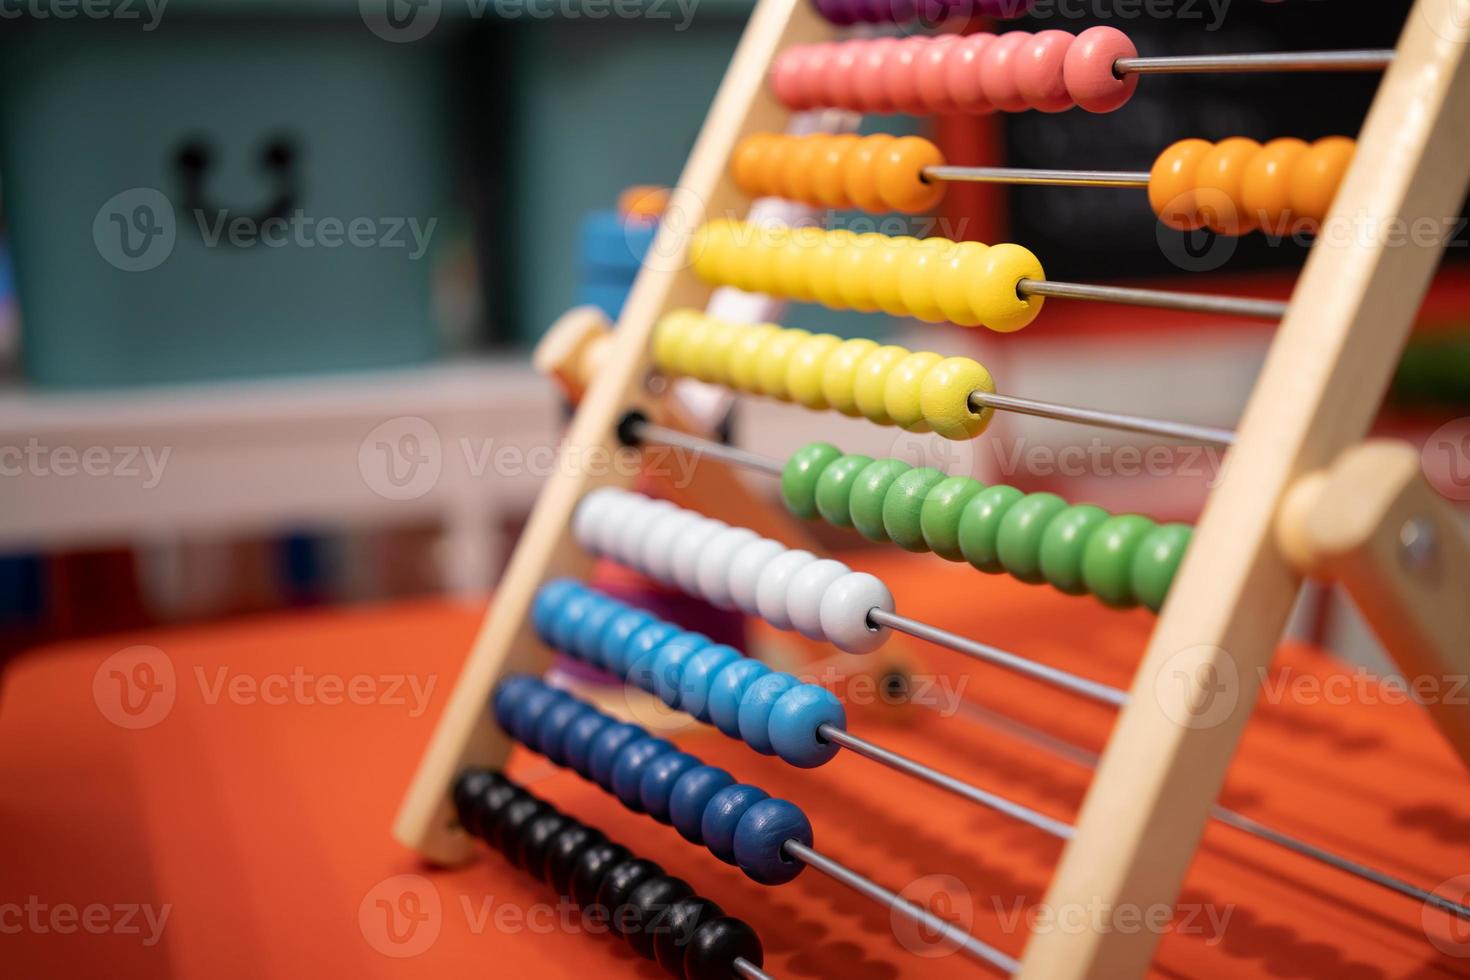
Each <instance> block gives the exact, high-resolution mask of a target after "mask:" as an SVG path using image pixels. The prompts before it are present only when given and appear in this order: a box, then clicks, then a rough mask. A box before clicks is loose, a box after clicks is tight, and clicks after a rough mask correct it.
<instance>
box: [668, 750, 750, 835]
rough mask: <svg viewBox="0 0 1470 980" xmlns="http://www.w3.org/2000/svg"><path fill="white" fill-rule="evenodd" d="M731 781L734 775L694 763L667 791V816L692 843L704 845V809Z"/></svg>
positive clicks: (732, 782) (732, 781) (731, 784)
mask: <svg viewBox="0 0 1470 980" xmlns="http://www.w3.org/2000/svg"><path fill="white" fill-rule="evenodd" d="M734 783H735V777H734V776H732V775H730V774H729V773H728V772H726V771H725V770H723V769H717V768H715V767H714V766H695V767H694V768H693V769H690V770H689V771H688V772H686V773H684V775H682V776H680V777H679V781H678V782H677V783H675V784H674V791H673V792H672V793H670V794H669V819H670V820H671V821H672V822H673V824H674V829H675V830H677V831H678V832H679V834H680V835H681V836H682V837H683V838H684V839H685V840H687V841H689V842H690V843H691V844H703V843H704V833H703V832H702V830H701V828H700V824H701V822H702V821H703V820H704V811H705V808H706V807H708V806H709V801H710V800H712V799H714V795H715V794H716V793H718V792H719V791H720V790H722V789H724V788H725V787H726V786H733V785H734Z"/></svg>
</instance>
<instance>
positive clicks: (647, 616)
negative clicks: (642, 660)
mask: <svg viewBox="0 0 1470 980" xmlns="http://www.w3.org/2000/svg"><path fill="white" fill-rule="evenodd" d="M656 622H658V620H657V619H656V618H655V617H654V616H653V614H652V613H648V612H644V611H643V610H642V609H634V608H632V607H631V606H630V607H627V608H625V609H624V610H623V611H622V612H620V613H618V614H617V615H616V616H614V617H613V618H612V619H610V620H608V621H607V625H606V626H604V627H603V628H602V635H601V636H599V637H598V638H597V650H596V652H594V653H593V654H592V656H591V657H590V658H589V660H590V662H591V663H595V664H596V665H597V666H599V667H603V668H606V669H612V663H613V661H614V659H615V657H616V655H617V654H618V653H620V652H621V651H622V649H623V646H624V645H625V644H626V643H627V642H628V640H629V639H630V638H631V637H632V636H633V634H634V633H636V632H638V631H639V630H641V629H642V628H643V627H645V626H647V625H649V624H650V623H656ZM613 673H615V674H616V673H618V672H617V671H616V670H613ZM618 676H622V675H621V674H619V675H618Z"/></svg>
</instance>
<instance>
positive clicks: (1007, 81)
mask: <svg viewBox="0 0 1470 980" xmlns="http://www.w3.org/2000/svg"><path fill="white" fill-rule="evenodd" d="M1030 41H1031V35H1030V34H1028V33H1026V32H1025V31H1011V32H1009V33H1007V34H1002V35H1001V36H1000V37H998V38H996V39H995V40H994V41H992V42H991V43H990V44H988V45H986V47H985V50H984V51H982V52H981V53H980V86H981V88H982V89H984V91H985V97H986V98H987V99H989V100H990V104H991V105H992V106H994V107H995V108H997V109H999V110H1001V111H1002V112H1020V111H1021V110H1022V109H1025V108H1027V105H1026V100H1025V99H1023V98H1021V90H1020V89H1019V88H1017V87H1016V62H1017V59H1016V55H1018V54H1020V52H1021V49H1022V48H1024V47H1025V46H1026V45H1027V44H1028V43H1029V42H1030Z"/></svg>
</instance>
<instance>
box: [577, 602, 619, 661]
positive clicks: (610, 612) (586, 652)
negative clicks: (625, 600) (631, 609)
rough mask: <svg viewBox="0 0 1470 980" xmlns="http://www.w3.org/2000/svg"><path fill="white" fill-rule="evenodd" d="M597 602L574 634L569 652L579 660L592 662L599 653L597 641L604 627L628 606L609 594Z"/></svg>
mask: <svg viewBox="0 0 1470 980" xmlns="http://www.w3.org/2000/svg"><path fill="white" fill-rule="evenodd" d="M597 600H598V601H597V604H596V605H595V606H593V607H592V611H591V612H589V613H588V614H587V616H586V618H585V619H583V620H582V622H581V625H579V626H578V627H577V630H576V632H575V633H573V634H572V642H571V646H570V648H569V649H568V650H567V653H570V654H571V655H572V656H574V657H576V658H577V659H578V660H582V661H585V662H589V663H590V662H591V661H592V658H593V657H594V656H596V654H597V641H598V639H599V638H600V637H601V636H602V631H603V629H604V628H605V627H606V626H607V624H608V623H609V622H611V620H612V618H613V617H614V616H616V615H617V614H618V613H620V612H622V611H623V610H624V609H626V608H627V607H626V606H624V605H623V604H622V603H621V602H618V601H617V600H616V599H609V598H608V597H607V596H601V595H600V596H598V597H597Z"/></svg>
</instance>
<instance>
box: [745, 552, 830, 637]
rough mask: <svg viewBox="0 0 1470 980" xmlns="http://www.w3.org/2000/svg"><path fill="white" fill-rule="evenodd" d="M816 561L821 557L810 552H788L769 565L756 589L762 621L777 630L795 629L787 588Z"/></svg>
mask: <svg viewBox="0 0 1470 980" xmlns="http://www.w3.org/2000/svg"><path fill="white" fill-rule="evenodd" d="M816 560H817V556H816V555H814V554H812V553H811V552H810V551H788V552H786V553H785V554H782V555H777V556H776V557H775V558H773V559H771V560H770V561H769V562H767V563H766V566H765V568H763V569H761V574H760V578H759V579H758V580H757V582H756V587H755V604H756V609H757V610H758V611H759V612H760V616H761V618H762V619H764V620H765V621H766V622H768V623H770V624H771V625H772V626H774V627H776V628H777V629H783V630H789V629H791V618H790V616H789V615H788V614H787V612H786V589H787V588H788V586H789V585H790V582H791V579H792V578H793V577H795V575H796V573H797V572H799V571H801V570H802V569H803V568H805V567H806V566H807V565H810V564H811V563H812V562H814V561H816Z"/></svg>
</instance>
